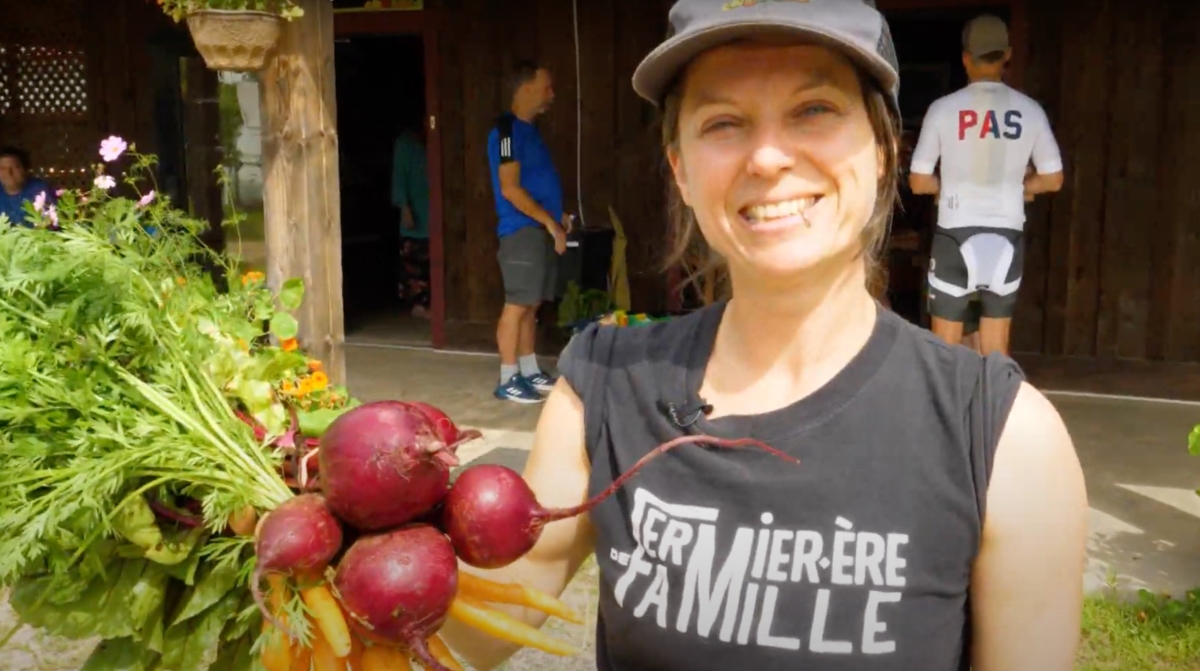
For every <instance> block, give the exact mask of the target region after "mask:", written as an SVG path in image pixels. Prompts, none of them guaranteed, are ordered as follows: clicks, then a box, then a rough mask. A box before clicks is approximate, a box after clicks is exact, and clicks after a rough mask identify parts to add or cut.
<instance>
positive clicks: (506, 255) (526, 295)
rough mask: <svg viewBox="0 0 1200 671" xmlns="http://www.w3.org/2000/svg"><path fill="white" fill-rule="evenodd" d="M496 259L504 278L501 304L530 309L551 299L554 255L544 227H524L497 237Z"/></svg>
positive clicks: (555, 280) (555, 278)
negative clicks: (525, 306) (497, 250)
mask: <svg viewBox="0 0 1200 671" xmlns="http://www.w3.org/2000/svg"><path fill="white" fill-rule="evenodd" d="M496 258H497V259H498V260H499V261H500V274H501V275H502V276H503V277H504V302H505V303H507V304H509V305H531V306H532V305H539V304H541V303H542V302H543V301H551V300H554V289H555V286H556V284H557V283H558V254H555V253H554V238H552V237H550V233H549V232H548V231H547V230H546V229H545V228H542V227H541V226H538V227H536V228H535V227H533V226H526V227H524V228H521V229H518V230H517V231H516V232H514V233H510V234H508V235H506V236H504V237H502V238H500V251H499V252H498V253H497V254H496Z"/></svg>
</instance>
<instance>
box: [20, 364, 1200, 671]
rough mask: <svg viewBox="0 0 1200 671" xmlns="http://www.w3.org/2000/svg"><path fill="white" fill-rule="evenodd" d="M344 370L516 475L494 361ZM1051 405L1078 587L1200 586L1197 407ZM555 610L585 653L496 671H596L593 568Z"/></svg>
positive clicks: (469, 455)
mask: <svg viewBox="0 0 1200 671" xmlns="http://www.w3.org/2000/svg"><path fill="white" fill-rule="evenodd" d="M347 362H348V377H349V380H350V388H351V392H352V393H353V394H354V395H355V396H357V397H359V398H362V399H364V400H379V399H385V398H394V399H401V400H403V399H414V400H422V401H426V402H428V403H432V404H434V405H436V406H438V407H440V408H442V409H444V410H445V411H446V412H448V413H449V414H450V416H451V417H452V418H453V419H454V420H455V422H456V423H458V424H460V425H462V426H464V427H473V428H478V429H481V430H482V431H483V433H484V439H483V440H481V441H476V442H474V443H471V444H469V445H466V446H464V448H463V449H462V451H461V452H460V455H461V456H462V457H463V458H464V461H472V460H475V459H482V460H484V461H498V462H503V463H506V464H508V465H510V466H513V467H515V468H518V469H519V468H520V467H521V463H522V461H523V457H524V454H525V453H526V452H527V451H528V450H529V449H530V447H531V446H532V440H533V433H532V432H533V430H534V428H535V427H536V424H537V418H538V413H539V409H540V408H539V407H538V406H532V407H531V406H517V405H513V404H508V403H502V402H500V401H496V400H494V399H493V398H492V397H491V394H490V392H491V389H492V387H493V386H494V385H495V383H496V376H497V372H498V371H497V365H498V362H497V360H496V358H495V357H493V356H480V355H463V354H449V353H438V352H432V351H427V350H412V349H396V348H386V347H368V346H351V347H349V348H348V350H347ZM547 363H548V364H551V365H552V363H553V362H547ZM1051 400H1052V401H1053V402H1054V403H1055V405H1056V406H1057V407H1058V409H1059V411H1060V412H1061V413H1062V415H1063V418H1064V419H1065V420H1066V423H1067V426H1068V428H1069V429H1070V432H1071V434H1072V436H1073V437H1074V439H1075V443H1076V447H1077V449H1078V452H1079V456H1080V459H1081V461H1082V464H1083V468H1084V471H1085V474H1086V477H1087V484H1088V494H1089V498H1090V502H1091V508H1092V509H1091V537H1090V539H1089V544H1088V572H1087V576H1086V578H1085V585H1086V587H1087V588H1088V589H1090V590H1095V589H1100V588H1103V587H1106V586H1108V585H1111V584H1113V583H1116V585H1117V586H1119V587H1121V588H1125V589H1138V588H1146V589H1151V590H1154V591H1166V592H1170V593H1172V594H1175V595H1179V594H1182V593H1183V592H1184V591H1186V590H1188V589H1191V588H1193V587H1196V586H1200V561H1197V558H1198V557H1200V533H1197V532H1198V531H1200V519H1198V518H1200V497H1198V496H1197V495H1196V494H1195V492H1194V490H1195V489H1196V488H1197V487H1200V458H1196V457H1192V456H1190V455H1189V454H1188V452H1187V448H1186V440H1187V435H1188V433H1189V432H1190V431H1191V429H1192V427H1193V426H1194V425H1196V424H1197V423H1200V405H1197V404H1175V403H1164V402H1145V401H1132V400H1113V399H1105V398H1097V397H1092V396H1075V395H1070V394H1053V395H1051ZM564 599H565V600H566V601H567V602H568V603H570V604H572V605H573V606H574V607H575V608H576V609H577V610H578V611H579V612H580V613H581V614H585V624H584V625H582V626H580V625H572V624H567V623H562V622H558V621H554V620H551V622H550V623H549V624H548V625H547V627H548V629H547V631H549V632H550V633H552V634H553V635H555V636H557V637H559V638H562V639H564V640H567V641H571V642H573V643H574V644H576V645H577V646H578V647H579V648H580V649H581V650H582V651H583V653H582V654H580V655H578V656H575V657H572V658H568V659H563V658H555V657H551V656H549V655H545V654H542V653H539V652H536V651H531V650H525V651H522V652H521V653H519V654H518V655H517V656H516V657H515V658H514V659H513V660H511V661H510V662H509V663H508V664H506V665H505V666H504V667H503V668H504V671H549V670H550V669H553V670H554V671H587V670H589V669H593V668H594V666H593V663H592V661H591V660H592V656H591V650H592V638H593V630H594V622H595V604H596V574H595V566H594V564H592V563H590V562H589V564H587V565H586V566H585V568H584V570H583V571H582V572H581V573H580V575H579V576H578V577H577V578H576V580H575V581H574V582H573V583H572V585H571V587H570V588H569V589H568V592H567V594H566V595H564ZM4 605H5V606H6V604H4ZM12 624H13V618H12V613H11V611H9V610H7V608H6V607H3V608H0V635H2V634H3V633H6V632H7V630H8V627H9V626H11V625H12ZM89 648H90V646H87V645H86V644H84V645H81V644H78V643H74V642H67V641H61V640H55V639H49V638H48V637H44V636H41V635H40V634H38V633H37V632H34V631H30V630H29V629H28V628H26V629H25V630H22V631H21V632H20V633H19V634H18V635H17V636H16V638H15V639H14V641H13V642H11V643H10V644H9V646H7V647H6V648H5V649H4V650H0V668H2V669H5V671H68V670H72V669H79V668H80V666H81V664H82V660H83V659H85V658H86V656H87V653H88V649H89Z"/></svg>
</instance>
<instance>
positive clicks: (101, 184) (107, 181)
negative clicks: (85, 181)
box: [94, 175, 117, 191]
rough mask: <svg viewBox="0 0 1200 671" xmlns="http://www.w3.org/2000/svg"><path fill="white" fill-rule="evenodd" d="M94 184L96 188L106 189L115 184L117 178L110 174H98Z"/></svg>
mask: <svg viewBox="0 0 1200 671" xmlns="http://www.w3.org/2000/svg"><path fill="white" fill-rule="evenodd" d="M94 184H95V185H96V188H97V189H104V190H105V191H107V190H109V189H111V188H113V187H114V186H116V185H117V180H115V179H113V178H112V175H100V176H99V177H97V178H96V179H95V181H94Z"/></svg>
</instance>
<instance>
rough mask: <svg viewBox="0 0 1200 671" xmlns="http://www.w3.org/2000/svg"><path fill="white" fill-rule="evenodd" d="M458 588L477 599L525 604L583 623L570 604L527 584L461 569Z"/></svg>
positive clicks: (549, 613) (567, 619)
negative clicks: (510, 581) (500, 581)
mask: <svg viewBox="0 0 1200 671" xmlns="http://www.w3.org/2000/svg"><path fill="white" fill-rule="evenodd" d="M458 590H459V592H460V593H461V594H463V595H464V596H468V597H470V598H472V599H475V600H476V601H488V602H491V603H507V604H512V605H514V606H525V607H527V608H532V609H534V610H540V611H541V612H543V613H545V614H547V615H553V616H555V617H559V618H562V619H564V620H566V621H568V622H574V623H575V624H583V619H581V618H580V617H579V615H578V614H576V613H575V611H574V610H572V609H571V607H570V606H568V605H567V604H565V603H563V602H562V601H559V600H558V599H556V598H554V597H552V596H550V595H549V594H547V593H545V592H543V591H541V590H536V589H533V588H532V587H526V586H525V585H520V584H517V583H507V584H506V583H499V582H494V581H491V580H488V579H487V578H483V577H481V576H477V575H474V574H472V573H468V572H466V571H459V573H458Z"/></svg>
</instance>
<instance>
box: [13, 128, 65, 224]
mask: <svg viewBox="0 0 1200 671" xmlns="http://www.w3.org/2000/svg"><path fill="white" fill-rule="evenodd" d="M39 195H41V196H43V198H42V202H43V203H44V207H49V206H51V205H54V204H55V201H56V198H55V197H54V190H53V189H51V188H50V185H49V184H47V183H46V182H44V181H42V180H40V179H38V178H36V177H30V176H29V154H28V153H26V152H25V150H23V149H18V148H16V147H0V214H3V215H7V216H8V221H9V223H10V224H11V225H13V226H16V225H21V226H32V225H33V222H32V221H30V220H29V215H27V214H26V213H25V203H27V202H29V203H34V202H36V201H37V198H38V196H39Z"/></svg>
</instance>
